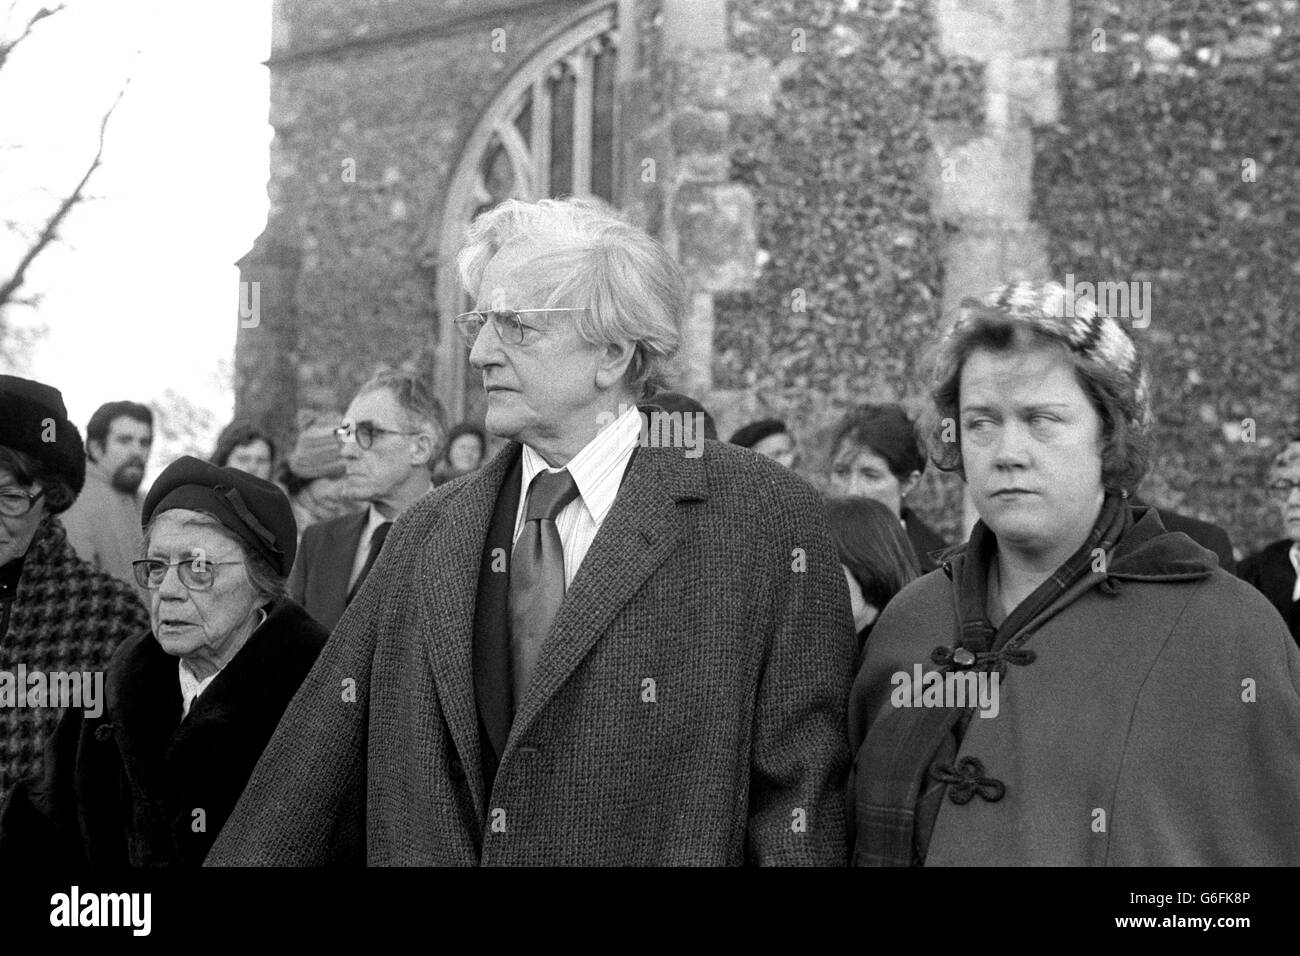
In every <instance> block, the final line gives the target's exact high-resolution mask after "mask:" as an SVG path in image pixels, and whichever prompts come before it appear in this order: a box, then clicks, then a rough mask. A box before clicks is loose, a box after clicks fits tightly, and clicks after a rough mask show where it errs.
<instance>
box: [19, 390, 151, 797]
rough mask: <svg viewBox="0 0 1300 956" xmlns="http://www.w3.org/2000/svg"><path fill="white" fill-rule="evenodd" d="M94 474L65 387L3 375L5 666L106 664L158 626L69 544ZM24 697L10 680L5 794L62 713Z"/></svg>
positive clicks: (33, 765)
mask: <svg viewBox="0 0 1300 956" xmlns="http://www.w3.org/2000/svg"><path fill="white" fill-rule="evenodd" d="M85 477H86V453H85V449H84V448H83V447H82V444H81V435H80V434H78V432H77V429H76V426H74V425H73V424H72V422H70V421H69V420H68V415H67V410H66V409H65V408H64V406H63V396H62V395H60V394H59V391H58V390H57V389H54V388H51V387H50V386H48V385H43V384H41V383H40V382H34V381H31V380H30V379H25V378H16V377H14V376H12V375H0V672H5V673H7V674H18V673H19V665H22V666H23V667H24V668H25V669H26V672H27V673H28V674H29V675H30V674H36V673H40V674H47V675H48V674H51V673H62V674H70V673H86V672H96V671H102V670H103V669H104V667H106V666H107V664H108V659H109V657H110V656H111V655H112V653H113V650H114V648H116V647H117V645H118V644H119V643H121V642H122V641H123V640H125V639H126V638H128V637H130V636H132V635H134V634H138V633H140V631H142V630H144V629H145V628H146V627H147V626H148V623H149V618H148V615H147V614H146V613H145V609H144V607H143V605H141V603H140V599H139V597H138V596H137V595H136V592H135V591H134V589H132V588H131V586H130V585H129V584H126V583H125V582H122V581H119V580H117V579H116V578H113V577H110V576H109V575H107V574H103V573H101V572H99V571H96V570H95V569H94V568H92V567H91V566H90V565H89V564H87V563H86V562H85V561H83V560H81V558H79V557H77V553H76V551H74V550H73V548H72V546H71V545H69V544H68V539H67V535H66V534H64V531H63V525H62V524H61V523H60V521H59V519H58V517H57V516H58V515H60V514H62V513H63V512H64V511H66V510H67V509H68V508H69V507H70V506H71V505H72V502H73V501H74V500H75V499H76V497H77V495H78V494H79V493H80V491H81V487H82V484H83V483H84V482H85ZM12 690H13V688H10V691H12ZM16 704H17V700H16V699H15V700H9V699H7V697H6V693H5V690H4V689H3V687H0V799H2V798H3V795H4V793H5V792H6V791H8V789H9V787H10V786H11V785H12V784H13V783H15V782H16V781H17V780H19V779H20V778H22V777H24V776H27V775H29V774H33V773H39V771H40V769H41V752H42V749H43V747H44V741H45V738H46V737H47V736H48V735H49V734H50V733H51V732H52V731H53V730H54V726H55V724H56V723H57V721H58V716H59V709H58V707H57V706H43V707H19V706H16Z"/></svg>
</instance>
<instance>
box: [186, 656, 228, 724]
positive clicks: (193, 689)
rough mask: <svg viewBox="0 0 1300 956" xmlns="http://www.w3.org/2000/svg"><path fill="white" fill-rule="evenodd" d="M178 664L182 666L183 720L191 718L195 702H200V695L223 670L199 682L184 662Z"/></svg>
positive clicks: (218, 670)
mask: <svg viewBox="0 0 1300 956" xmlns="http://www.w3.org/2000/svg"><path fill="white" fill-rule="evenodd" d="M177 663H178V664H180V668H181V717H182V719H183V718H185V717H188V716H189V714H190V708H191V707H192V706H193V705H194V701H196V700H198V697H199V694H201V693H203V692H204V691H205V690H207V689H208V685H209V684H211V683H212V679H213V678H214V677H216V676H217V674H220V673H221V669H220V668H218V669H217V671H216V673H213V674H211V675H209V676H207V677H205V678H204V679H203V680H199V679H198V678H197V677H195V676H194V674H193V673H192V672H191V671H190V669H189V667H188V666H187V665H186V664H185V661H184V660H179V661H177Z"/></svg>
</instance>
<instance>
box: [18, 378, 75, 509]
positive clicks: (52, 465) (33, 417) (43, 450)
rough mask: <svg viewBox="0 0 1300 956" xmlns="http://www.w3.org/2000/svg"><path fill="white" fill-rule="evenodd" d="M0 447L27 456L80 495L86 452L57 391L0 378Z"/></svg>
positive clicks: (23, 381) (35, 384) (31, 383)
mask: <svg viewBox="0 0 1300 956" xmlns="http://www.w3.org/2000/svg"><path fill="white" fill-rule="evenodd" d="M0 445H4V446H5V447H7V448H12V449H14V450H15V451H21V452H24V453H26V454H28V455H31V456H32V457H33V458H35V459H36V460H37V461H39V462H40V463H41V464H42V465H43V466H44V467H45V468H48V469H49V470H50V471H51V472H53V473H54V474H55V475H57V476H58V477H59V478H61V479H63V481H65V482H67V485H68V487H69V488H71V489H72V493H73V495H74V496H76V495H79V494H81V488H82V486H83V485H85V483H86V449H85V446H84V445H82V443H81V433H80V432H79V431H77V426H76V425H74V424H72V422H70V421H69V420H68V410H67V409H66V408H64V406H63V395H62V394H60V392H59V390H58V389H57V388H51V387H50V386H49V385H42V384H41V383H40V382H34V381H32V380H31V379H29V378H18V377H17V376H14V375H0Z"/></svg>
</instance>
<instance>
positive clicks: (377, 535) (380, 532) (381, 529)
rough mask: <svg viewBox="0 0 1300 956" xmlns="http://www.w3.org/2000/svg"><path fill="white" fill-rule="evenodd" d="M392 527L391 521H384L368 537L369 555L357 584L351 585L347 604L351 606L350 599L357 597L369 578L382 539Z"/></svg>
mask: <svg viewBox="0 0 1300 956" xmlns="http://www.w3.org/2000/svg"><path fill="white" fill-rule="evenodd" d="M392 526H393V523H392V522H391V521H385V522H384V523H383V524H381V525H379V526H378V527H376V528H375V531H374V534H372V535H371V536H370V553H369V554H368V555H366V563H365V564H363V565H362V566H361V574H359V575H358V576H357V583H356V584H354V585H352V590H351V591H349V592H348V603H349V604H351V603H352V599H353V598H354V597H356V596H357V592H358V591H360V590H361V585H362V584H364V583H365V580H366V578H367V576H369V574H370V569H371V568H373V567H374V566H375V560H376V559H377V558H378V557H379V552H380V551H381V550H382V549H383V547H384V539H385V538H387V537H388V529H389V528H391V527H392Z"/></svg>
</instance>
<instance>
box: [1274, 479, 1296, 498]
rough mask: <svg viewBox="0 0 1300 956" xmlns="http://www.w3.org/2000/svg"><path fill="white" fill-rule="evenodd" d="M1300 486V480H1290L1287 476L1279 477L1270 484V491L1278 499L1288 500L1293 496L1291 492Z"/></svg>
mask: <svg viewBox="0 0 1300 956" xmlns="http://www.w3.org/2000/svg"><path fill="white" fill-rule="evenodd" d="M1297 488H1300V481H1290V480H1288V479H1286V478H1279V479H1278V480H1277V481H1275V482H1273V483H1271V484H1270V485H1269V486H1268V493H1269V494H1270V495H1272V496H1273V497H1274V498H1276V499H1277V500H1278V501H1286V499H1288V498H1290V497H1291V492H1293V491H1295V490H1296V489H1297Z"/></svg>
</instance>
